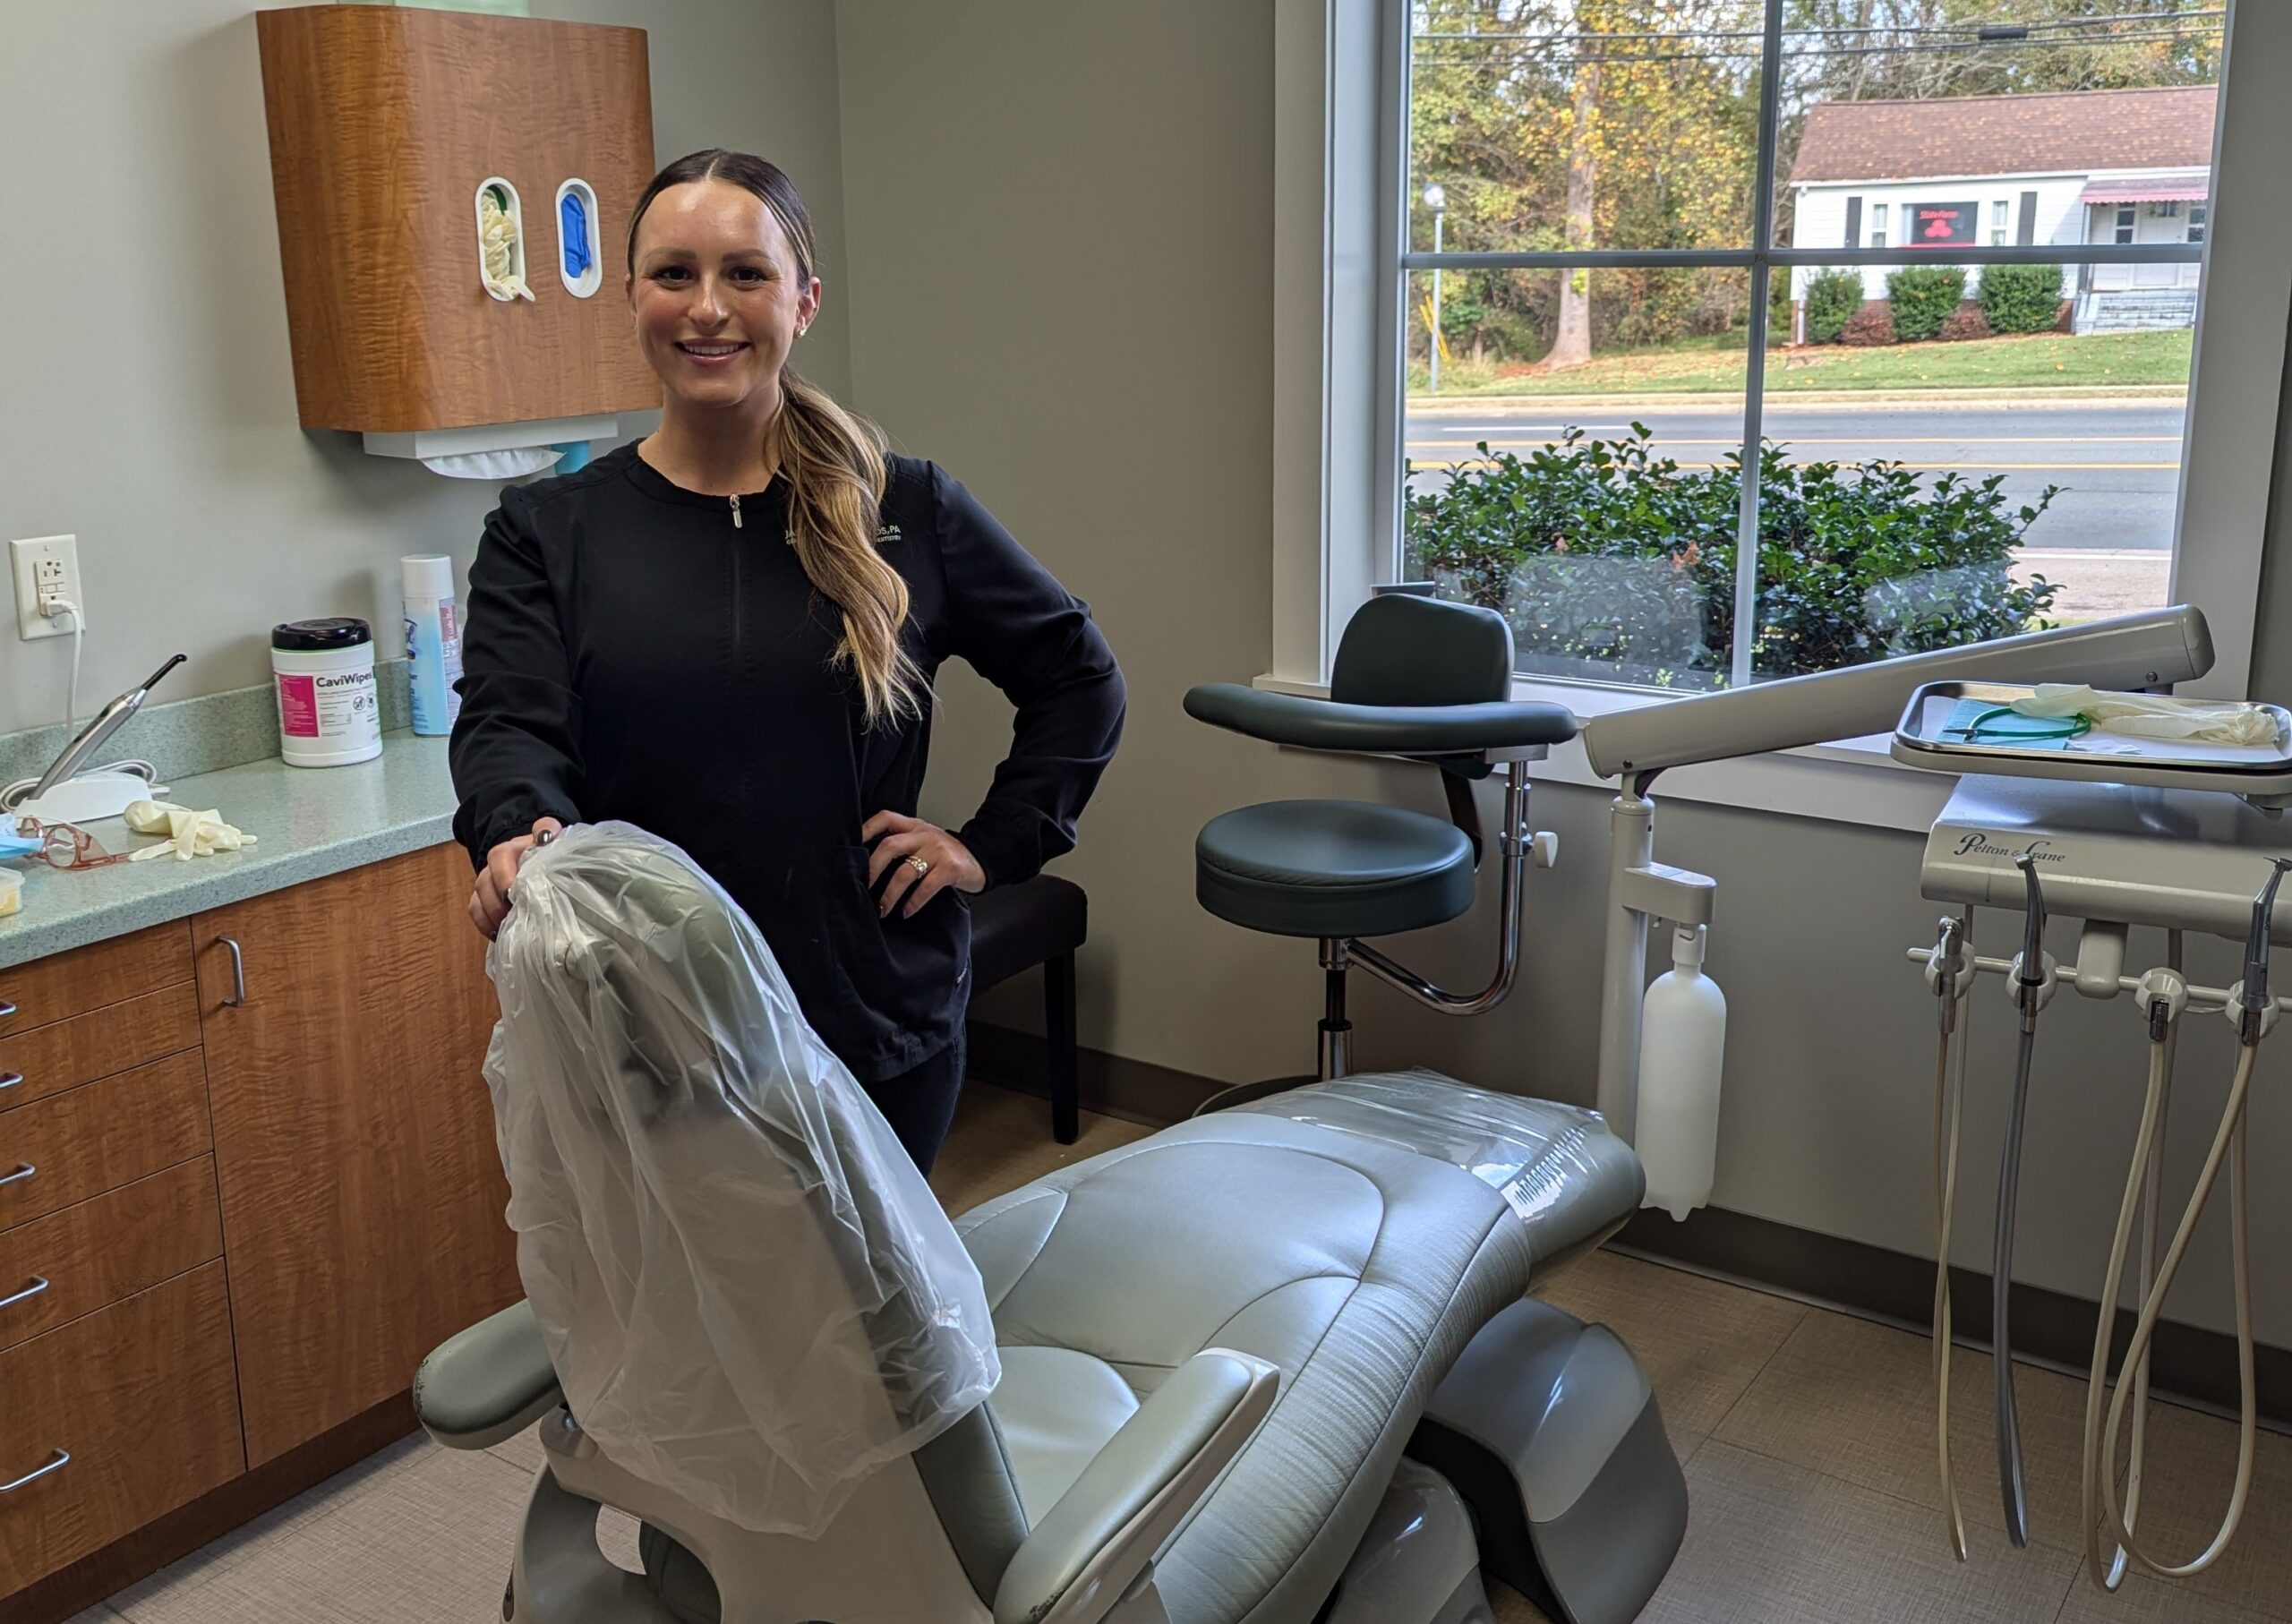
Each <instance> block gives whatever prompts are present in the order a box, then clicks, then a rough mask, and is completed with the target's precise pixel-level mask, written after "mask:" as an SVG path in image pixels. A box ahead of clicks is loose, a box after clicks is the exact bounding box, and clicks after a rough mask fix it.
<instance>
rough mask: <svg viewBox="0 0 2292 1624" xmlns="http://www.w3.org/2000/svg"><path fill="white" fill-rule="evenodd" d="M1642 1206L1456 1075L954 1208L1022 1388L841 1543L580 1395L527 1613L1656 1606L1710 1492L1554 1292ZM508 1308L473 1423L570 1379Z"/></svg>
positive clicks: (917, 1470)
mask: <svg viewBox="0 0 2292 1624" xmlns="http://www.w3.org/2000/svg"><path fill="white" fill-rule="evenodd" d="M1642 1191H1643V1180H1642V1177H1641V1174H1640V1169H1639V1167H1638V1162H1637V1159H1636V1158H1633V1157H1632V1155H1631V1153H1630V1151H1629V1149H1628V1148H1626V1147H1625V1146H1623V1145H1622V1144H1621V1142H1620V1141H1616V1140H1615V1139H1614V1137H1613V1136H1612V1134H1610V1133H1608V1132H1607V1129H1606V1127H1605V1125H1604V1124H1603V1123H1602V1122H1601V1121H1600V1119H1599V1118H1598V1117H1597V1116H1596V1115H1594V1114H1592V1113H1590V1112H1586V1111H1582V1110H1578V1109H1575V1108H1573V1107H1565V1106H1559V1105H1553V1104H1550V1103H1547V1102H1544V1101H1540V1100H1534V1099H1526V1098H1517V1097H1514V1096H1509V1095H1499V1094H1491V1093H1486V1092H1484V1091H1482V1090H1475V1089H1470V1088H1467V1087H1465V1086H1464V1085H1462V1084H1459V1083H1457V1082H1454V1081H1451V1080H1449V1079H1447V1078H1442V1077H1438V1076H1436V1075H1433V1074H1432V1073H1407V1074H1385V1075H1372V1076H1363V1077H1354V1078H1348V1079H1343V1080H1339V1081H1332V1082H1325V1083H1318V1084H1314V1085H1312V1086H1309V1087H1306V1088H1302V1089H1297V1090H1291V1091H1289V1092H1288V1093H1286V1094H1282V1095H1279V1096H1275V1097H1272V1098H1264V1099H1259V1100H1254V1101H1252V1102H1250V1103H1248V1104H1246V1105H1241V1106H1237V1107H1236V1108H1234V1109H1231V1110H1227V1111H1221V1112H1219V1113H1216V1114H1215V1115H1210V1116H1206V1117H1201V1118H1197V1119H1195V1120H1193V1121H1190V1122H1186V1123H1184V1124H1179V1125H1178V1126H1176V1127H1173V1128H1169V1129H1167V1130H1165V1131H1163V1132H1162V1133H1157V1134H1154V1135H1152V1136H1151V1137H1150V1138H1148V1139H1144V1140H1142V1141H1137V1142H1135V1143H1133V1144H1130V1145H1126V1146H1124V1147H1122V1148H1120V1149H1118V1150H1112V1151H1108V1152H1107V1153H1106V1154H1104V1155H1101V1156H1098V1157H1094V1158H1090V1160H1087V1161H1084V1162H1080V1163H1077V1164H1075V1165H1073V1166H1072V1167H1063V1168H1060V1169H1058V1170H1057V1171H1056V1172H1054V1173H1052V1174H1050V1175H1048V1176H1046V1177H1045V1178H1043V1179H1041V1180H1039V1181H1037V1182H1036V1183H1035V1184H1030V1185H1027V1186H1025V1187H1023V1188H1022V1189H1019V1190H1016V1191H1013V1192H1010V1193H1009V1194H1007V1195H1005V1196H1002V1197H999V1198H997V1199H996V1200H995V1201H989V1202H988V1203H986V1204H985V1205H984V1206H981V1207H979V1208H977V1209H973V1210H972V1211H971V1212H970V1213H967V1214H965V1215H964V1216H963V1217H962V1218H961V1219H959V1220H957V1223H956V1229H957V1232H958V1234H959V1235H961V1237H962V1243H963V1244H964V1247H965V1248H966V1250H967V1251H968V1252H970V1254H971V1257H972V1258H973V1260H975V1261H976V1262H977V1264H978V1266H979V1271H980V1275H981V1278H982V1279H983V1281H984V1282H985V1285H986V1288H987V1292H988V1302H989V1303H990V1305H991V1308H992V1311H993V1314H994V1321H995V1329H996V1338H997V1341H998V1343H999V1345H1000V1351H1001V1363H1002V1375H1001V1380H1000V1381H999V1383H998V1384H997V1386H996V1389H995V1390H994V1392H993V1393H992V1394H991V1395H990V1397H988V1400H987V1402H986V1403H984V1404H982V1405H980V1406H978V1407H977V1408H976V1409H974V1410H972V1411H971V1412H969V1413H967V1414H966V1415H963V1416H962V1418H961V1419H960V1420H959V1421H958V1422H957V1423H955V1424H954V1427H953V1428H951V1429H950V1430H949V1431H947V1432H943V1433H941V1434H940V1435H938V1436H937V1437H935V1438H933V1439H932V1440H930V1441H929V1442H928V1443H927V1444H925V1445H924V1446H923V1447H922V1448H921V1449H919V1450H918V1451H917V1452H916V1453H915V1454H914V1455H912V1456H909V1457H902V1458H899V1459H896V1460H894V1462H892V1463H891V1464H890V1465H888V1466H884V1467H882V1468H881V1469H879V1470H877V1472H875V1473H874V1474H872V1475H870V1476H868V1477H867V1478H865V1479H864V1480H863V1481H861V1483H860V1484H859V1486H858V1487H857V1489H856V1490H854V1491H853V1492H852V1493H851V1498H850V1499H849V1500H847V1501H845V1502H844V1504H843V1505H842V1508H841V1509H840V1510H838V1511H837V1512H836V1513H835V1515H834V1519H833V1521H832V1522H831V1523H830V1524H829V1525H828V1526H826V1528H825V1531H824V1532H823V1533H822V1534H819V1535H818V1536H817V1537H815V1538H800V1537H796V1536H794V1535H783V1534H764V1533H755V1532H749V1531H748V1530H745V1529H742V1528H740V1527H737V1526H732V1525H731V1524H728V1523H725V1522H722V1521H719V1520H716V1519H715V1518H714V1517H711V1516H708V1515H706V1514H704V1513H701V1512H699V1511H698V1510H697V1509H696V1508H695V1507H694V1506H693V1505H691V1504H690V1503H689V1502H688V1501H686V1500H683V1499H681V1498H680V1497H679V1496H676V1495H673V1494H671V1493H668V1492H663V1491H662V1490H660V1489H658V1488H656V1487H654V1486H653V1485H651V1484H648V1483H645V1482H642V1481H640V1480H639V1479H637V1477H636V1476H635V1475H634V1474H631V1473H629V1472H627V1471H625V1470H624V1469H623V1468H621V1467H620V1466H616V1465H615V1464H614V1463H613V1462H612V1461H611V1460H609V1459H608V1458H606V1457H605V1456H604V1454H603V1451H602V1450H601V1449H598V1448H597V1447H596V1445H595V1444H594V1441H593V1440H590V1439H588V1438H587V1437H586V1435H584V1434H583V1433H582V1432H581V1431H580V1430H579V1429H578V1427H577V1425H576V1424H575V1423H574V1422H573V1420H572V1418H571V1417H569V1415H566V1414H565V1412H564V1410H563V1409H562V1407H561V1406H557V1407H553V1408H552V1413H550V1414H549V1415H546V1416H545V1417H544V1419H543V1423H542V1429H541V1441H542V1444H543V1449H544V1451H545V1456H546V1464H545V1465H544V1466H543V1468H542V1470H541V1471H540V1473H539V1474H537V1477H536V1481H535V1487H534V1491H533V1496H532V1500H531V1502H530V1504H529V1507H528V1510H527V1515H526V1525H525V1528H524V1531H523V1533H522V1534H521V1536H520V1539H519V1542H518V1549H517V1558H516V1572H515V1577H514V1581H513V1586H512V1590H511V1595H510V1597H509V1603H510V1604H509V1609H508V1611H507V1612H506V1614H505V1616H506V1617H507V1618H509V1620H512V1621H513V1624H606V1621H607V1620H615V1621H618V1620H635V1621H637V1624H815V1621H825V1624H915V1621H916V1620H930V1621H931V1624H1091V1621H1093V1620H1108V1624H1488V1621H1489V1620H1490V1613H1489V1611H1488V1608H1487V1603H1486V1597H1485V1594H1484V1591H1483V1588H1482V1581H1481V1578H1480V1577H1479V1576H1480V1571H1481V1568H1482V1567H1483V1566H1484V1565H1485V1566H1486V1568H1487V1569H1488V1571H1490V1572H1491V1573H1492V1574H1494V1575H1495V1576H1497V1577H1501V1578H1503V1579H1505V1580H1507V1581H1508V1582H1509V1583H1511V1584H1513V1585H1515V1586H1518V1588H1520V1589H1522V1590H1523V1591H1525V1592H1527V1594H1530V1595H1531V1596H1534V1597H1535V1598H1536V1599H1537V1600H1538V1601H1539V1602H1540V1603H1542V1604H1543V1605H1544V1609H1545V1611H1547V1612H1548V1613H1549V1614H1550V1615H1551V1616H1552V1618H1553V1619H1554V1620H1558V1621H1560V1624H1625V1621H1626V1620H1630V1619H1632V1618H1634V1617H1636V1616H1638V1612H1639V1611H1640V1610H1641V1608H1642V1607H1643V1606H1644V1605H1645V1604H1646V1600H1647V1598H1648V1597H1649V1596H1650V1595H1652V1594H1653V1593H1654V1591H1655V1587H1656V1586H1657V1585H1658V1584H1659V1583H1660V1582H1661V1580H1662V1578H1663V1574H1664V1571H1665V1570H1666V1568H1668V1567H1669V1565H1670V1562H1671V1560H1672V1556H1673V1554H1674V1553H1675V1552H1676V1551H1677V1549H1678V1546H1679V1543H1680V1539H1681V1535H1682V1534H1683V1532H1684V1526H1685V1513H1686V1491H1685V1485H1684V1481H1683V1478H1682V1476H1681V1472H1680V1468H1679V1465H1678V1462H1677V1461H1676V1459H1675V1458H1674V1457H1672V1453H1671V1450H1670V1448H1669V1445H1668V1444H1667V1443H1666V1442H1665V1441H1664V1439H1663V1423H1662V1421H1661V1418H1660V1415H1658V1414H1657V1411H1656V1408H1655V1400H1654V1398H1653V1397H1652V1395H1651V1394H1650V1392H1649V1390H1648V1387H1647V1382H1646V1378H1645V1377H1644V1376H1643V1375H1642V1374H1641V1373H1640V1372H1639V1370H1638V1366H1637V1364H1636V1363H1634V1362H1633V1361H1632V1359H1631V1356H1630V1355H1629V1352H1628V1351H1627V1350H1626V1349H1625V1348H1624V1347H1623V1346H1622V1344H1621V1342H1619V1341H1617V1340H1616V1339H1615V1338H1614V1337H1613V1336H1612V1334H1610V1333H1609V1332H1607V1331H1605V1330H1604V1329H1599V1328H1596V1327H1586V1326H1584V1325H1581V1324H1580V1323H1578V1321H1574V1320H1572V1319H1570V1318H1569V1316H1567V1315H1565V1314H1563V1313H1561V1312H1558V1311H1557V1310H1554V1309H1552V1308H1550V1307H1548V1306H1546V1305H1544V1304H1542V1303H1535V1302H1534V1301H1524V1300H1523V1298H1524V1295H1525V1294H1526V1293H1527V1291H1529V1290H1532V1289H1533V1288H1534V1286H1535V1284H1536V1283H1537V1282H1538V1281H1539V1280H1541V1279H1543V1278H1545V1277H1546V1276H1548V1275H1549V1274H1550V1273H1551V1272H1552V1269H1554V1268H1556V1267H1557V1266H1558V1265H1559V1264H1561V1262H1563V1261H1566V1260H1567V1259H1569V1258H1570V1257H1573V1256H1575V1255H1577V1254H1578V1253H1580V1252H1583V1251H1585V1250H1586V1249H1588V1248H1589V1247H1592V1246H1595V1245H1596V1244H1598V1243H1599V1242H1600V1241H1601V1240H1602V1239H1604V1237H1605V1236H1606V1235H1609V1234H1611V1233H1612V1232H1613V1231H1614V1229H1615V1228H1617V1227H1620V1226H1621V1223H1622V1222H1623V1221H1624V1220H1625V1219H1626V1218H1629V1216H1630V1214H1631V1212H1632V1211H1633V1210H1634V1209H1636V1208H1637V1207H1638V1202H1639V1199H1640V1196H1641V1193H1642ZM520 1316H522V1319H521V1318H520ZM497 1321H498V1323H497V1322H496V1321H489V1322H488V1323H487V1325H486V1326H482V1327H477V1328H473V1329H472V1330H471V1331H469V1332H466V1333H464V1334H463V1336H462V1337H461V1338H456V1339H455V1340H454V1341H453V1342H450V1343H449V1344H448V1345H446V1346H444V1347H441V1348H440V1350H439V1352H438V1353H436V1354H433V1355H432V1357H431V1359H430V1361H428V1362H427V1363H425V1365H424V1367H423V1376H422V1378H421V1380H419V1382H418V1383H417V1406H418V1407H419V1408H420V1410H421V1413H422V1416H423V1423H424V1424H425V1426H428V1427H429V1428H430V1430H431V1432H432V1435H433V1436H435V1437H437V1438H438V1439H439V1440H440V1441H441V1442H445V1443H449V1444H452V1445H456V1446H458V1447H464V1448H475V1447H483V1444H485V1443H487V1442H492V1441H499V1440H500V1438H501V1437H502V1436H504V1435H506V1434H505V1429H508V1430H512V1431H513V1430H515V1429H516V1428H517V1427H518V1426H520V1425H523V1424H527V1423H530V1421H531V1420H532V1418H533V1416H534V1415H535V1414H536V1413H538V1411H537V1409H536V1406H537V1404H543V1405H545V1404H546V1403H547V1401H548V1389H549V1388H550V1387H551V1385H552V1381H551V1378H550V1375H549V1367H548V1361H547V1356H546V1354H545V1352H544V1351H543V1350H542V1348H541V1346H540V1344H541V1335H540V1331H539V1329H538V1326H537V1325H536V1324H535V1322H534V1321H533V1318H532V1315H531V1312H530V1311H528V1310H526V1309H525V1308H524V1307H523V1305H520V1306H519V1307H518V1308H516V1309H512V1310H509V1311H507V1312H505V1314H503V1315H501V1316H497ZM1277 1389H1278V1392H1279V1398H1278V1401H1277V1400H1276V1397H1275V1394H1276V1390H1277ZM1411 1457H1414V1458H1411ZM1467 1505H1468V1506H1469V1507H1470V1509H1469V1511H1468V1512H1467V1509H1466V1507H1467ZM601 1506H611V1507H615V1508H617V1509H620V1510H622V1511H625V1512H628V1513H629V1514H630V1515H632V1516H634V1517H637V1518H638V1519H639V1520H640V1521H641V1522H643V1523H644V1524H645V1525H646V1529H647V1532H646V1536H645V1540H644V1546H645V1555H646V1564H645V1565H646V1570H647V1571H646V1574H645V1575H643V1576H636V1575H629V1574H625V1573H622V1572H620V1570H619V1569H617V1568H613V1567H611V1564H610V1563H608V1562H607V1561H606V1560H605V1559H604V1558H603V1555H602V1554H601V1553H600V1552H599V1551H598V1550H597V1546H596V1537H595V1522H596V1512H597V1509H598V1508H599V1507H601Z"/></svg>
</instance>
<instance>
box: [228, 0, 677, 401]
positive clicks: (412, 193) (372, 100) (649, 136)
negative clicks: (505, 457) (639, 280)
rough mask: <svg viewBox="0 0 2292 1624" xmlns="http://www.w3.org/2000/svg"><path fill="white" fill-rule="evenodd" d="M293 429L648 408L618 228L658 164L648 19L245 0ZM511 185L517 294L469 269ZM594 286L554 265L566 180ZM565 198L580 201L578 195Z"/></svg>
mask: <svg viewBox="0 0 2292 1624" xmlns="http://www.w3.org/2000/svg"><path fill="white" fill-rule="evenodd" d="M255 28H256V32H257V35H258V37H259V38H260V41H261V52H262V87H263V102H264V105H265V107H266V109H267V111H268V114H269V127H270V174H271V191H272V194H273V196H274V198H275V200H276V201H277V204H278V249H279V258H280V260H281V261H282V264H283V268H284V269H285V271H286V316H287V326H288V329H289V335H290V338H291V342H292V346H293V350H294V356H295V396H296V398H297V399H298V401H299V402H300V404H301V408H302V418H303V426H304V427H305V428H312V429H356V430H367V431H389V432H406V431H412V430H423V429H443V428H467V427H473V426H476V425H480V424H487V423H524V422H530V421H533V420H535V419H540V418H560V417H579V416H584V415H591V414H602V413H608V412H628V411H642V410H645V409H646V408H648V407H654V406H659V405H660V403H661V392H660V385H659V384H658V383H657V382H656V381H655V380H654V377H653V374H652V372H651V370H650V369H649V368H647V367H646V364H645V360H644V357H643V355H640V354H639V353H638V351H637V345H636V342H635V340H634V339H633V338H632V337H631V336H630V332H629V307H628V304H627V302H626V301H625V300H624V299H623V298H622V296H621V278H622V275H623V272H624V269H625V267H624V266H623V264H622V257H621V256H622V250H621V244H622V242H623V240H624V239H625V238H626V236H627V235H628V231H629V214H630V211H631V210H632V209H634V208H635V206H636V202H637V196H638V194H639V193H640V192H643V191H644V189H645V185H646V183H647V182H648V181H650V180H651V179H652V177H653V105H652V90H651V81H650V71H649V69H648V66H647V64H646V50H645V34H644V31H643V30H639V29H629V28H608V27H603V26H600V25H598V24H594V23H575V22H555V21H540V20H537V19H532V18H524V17H493V16H481V15H475V14H472V13H459V12H446V11H433V10H426V9H420V8H415V7H407V6H398V5H306V6H296V7H290V8H286V9H282V10H276V11H260V12H257V13H255ZM492 180H500V181H503V182H506V183H508V191H507V192H506V193H505V195H506V196H508V197H509V198H510V199H511V200H512V201H514V202H515V204H516V212H517V216H518V217H519V218H521V219H522V224H523V237H524V258H525V267H526V275H525V280H526V286H527V287H528V288H529V289H531V291H532V294H533V297H532V298H531V299H530V300H526V299H511V300H509V301H507V302H504V301H502V300H500V299H496V298H495V297H493V296H492V295H491V294H489V293H488V292H487V291H486V289H485V286H484V284H483V280H482V278H481V277H480V274H479V269H480V261H479V253H478V223H477V222H478V207H479V205H478V192H479V189H480V187H481V186H482V185H483V184H485V183H487V182H489V181H492ZM568 183H579V184H582V185H584V186H586V188H587V189H588V193H589V197H590V198H591V199H592V200H593V201H594V217H593V218H587V220H586V227H585V228H584V229H585V233H586V239H587V252H588V254H589V256H590V261H591V263H593V264H594V267H595V274H594V277H593V278H582V280H593V281H594V286H593V287H592V288H591V289H590V290H589V291H588V292H587V293H586V295H583V294H577V293H576V292H575V291H574V289H573V287H571V286H568V283H567V280H566V278H565V277H564V276H562V275H560V271H559V266H560V262H561V258H562V249H561V242H562V236H561V233H562V231H563V229H564V228H563V227H561V226H560V218H561V215H560V211H561V209H562V204H561V202H560V189H561V188H564V187H565V186H566V185H567V184H568ZM580 207H582V208H584V209H586V207H587V204H586V202H585V203H583V204H582V205H580Z"/></svg>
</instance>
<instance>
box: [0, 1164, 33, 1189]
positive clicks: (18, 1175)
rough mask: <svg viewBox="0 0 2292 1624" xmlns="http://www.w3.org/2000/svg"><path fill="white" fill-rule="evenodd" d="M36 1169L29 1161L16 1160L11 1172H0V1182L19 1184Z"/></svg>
mask: <svg viewBox="0 0 2292 1624" xmlns="http://www.w3.org/2000/svg"><path fill="white" fill-rule="evenodd" d="M38 1171H39V1169H38V1167H33V1166H32V1165H31V1163H30V1162H18V1163H17V1164H16V1170H15V1171H14V1172H13V1173H0V1184H22V1183H23V1182H24V1181H25V1180H26V1179H28V1178H30V1176H31V1175H33V1174H35V1173H37V1172H38Z"/></svg>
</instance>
